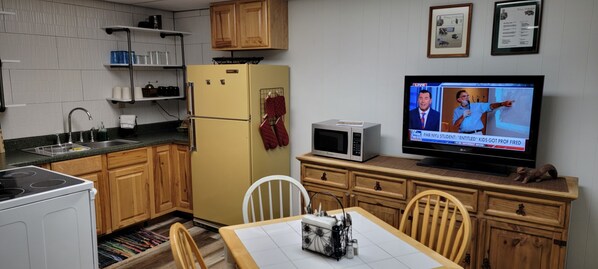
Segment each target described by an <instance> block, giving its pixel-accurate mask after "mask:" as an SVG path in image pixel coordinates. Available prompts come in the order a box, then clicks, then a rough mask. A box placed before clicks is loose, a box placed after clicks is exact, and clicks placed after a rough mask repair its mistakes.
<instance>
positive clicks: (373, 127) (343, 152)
mask: <svg viewBox="0 0 598 269" xmlns="http://www.w3.org/2000/svg"><path fill="white" fill-rule="evenodd" d="M311 133H312V143H311V152H312V153H313V154H316V155H321V156H328V157H333V158H339V159H345V160H351V161H358V162H365V161H367V160H369V159H371V158H373V157H376V156H378V154H380V124H379V123H370V122H352V121H341V120H327V121H323V122H318V123H313V124H312V125H311Z"/></svg>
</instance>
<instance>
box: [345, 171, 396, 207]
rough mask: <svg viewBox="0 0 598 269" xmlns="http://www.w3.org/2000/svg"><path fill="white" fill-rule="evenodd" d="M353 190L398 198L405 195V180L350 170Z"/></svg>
mask: <svg viewBox="0 0 598 269" xmlns="http://www.w3.org/2000/svg"><path fill="white" fill-rule="evenodd" d="M351 182H352V183H353V184H352V186H353V190H354V191H358V192H364V193H370V194H374V195H380V196H386V197H389V198H395V199H399V200H405V199H406V197H407V180H405V179H402V178H394V177H387V176H382V175H376V174H368V173H361V172H351Z"/></svg>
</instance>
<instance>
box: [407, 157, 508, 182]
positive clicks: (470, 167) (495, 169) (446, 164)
mask: <svg viewBox="0 0 598 269" xmlns="http://www.w3.org/2000/svg"><path fill="white" fill-rule="evenodd" d="M417 165H418V166H426V167H436V168H442V169H448V170H457V171H465V172H474V173H481V174H487V175H495V176H503V177H506V176H509V175H510V174H511V173H512V172H513V171H512V169H510V167H509V166H506V165H496V164H487V163H476V162H460V161H454V160H449V159H443V158H424V159H422V160H421V161H419V162H417Z"/></svg>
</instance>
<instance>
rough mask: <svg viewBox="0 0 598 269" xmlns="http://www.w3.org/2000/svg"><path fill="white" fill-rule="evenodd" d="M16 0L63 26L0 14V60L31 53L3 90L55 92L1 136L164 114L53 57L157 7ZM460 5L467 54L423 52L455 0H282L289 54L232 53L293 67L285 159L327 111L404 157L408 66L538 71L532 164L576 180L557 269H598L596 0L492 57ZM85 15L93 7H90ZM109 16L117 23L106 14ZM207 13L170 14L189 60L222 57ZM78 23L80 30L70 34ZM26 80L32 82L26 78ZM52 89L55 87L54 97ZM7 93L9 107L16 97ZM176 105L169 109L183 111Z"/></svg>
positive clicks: (482, 21)
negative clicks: (541, 78) (358, 123)
mask: <svg viewBox="0 0 598 269" xmlns="http://www.w3.org/2000/svg"><path fill="white" fill-rule="evenodd" d="M17 2H19V3H21V2H23V3H25V2H26V3H30V2H34V3H42V4H43V5H42V6H41V7H38V6H39V5H33V6H34V7H31V8H36V9H38V8H39V10H40V11H39V12H38V13H36V14H39V13H43V12H42V11H44V10H48V8H43V7H47V6H52V7H53V8H54V10H55V11H53V12H51V13H49V14H54V15H55V16H56V21H55V24H56V25H55V28H56V29H62V28H67V29H70V30H68V32H69V33H71V34H68V35H67V34H56V33H54V34H49V35H48V34H35V31H34V32H32V33H29V32H27V31H32V30H31V28H35V27H34V26H37V27H40V25H38V24H35V23H32V22H31V21H30V19H25V18H24V19H25V20H26V21H29V22H28V23H27V22H23V23H22V24H24V25H22V26H19V27H15V26H14V25H13V26H11V23H12V24H14V22H11V20H14V19H15V18H10V17H7V16H5V17H4V19H2V18H0V57H3V58H5V57H6V58H11V59H14V58H20V59H22V60H23V59H27V57H29V56H32V57H33V58H34V59H35V60H33V61H32V62H29V61H26V62H22V63H21V64H20V66H16V65H12V64H11V66H10V67H9V66H8V64H7V67H6V68H7V69H9V70H8V71H7V70H4V73H3V75H4V76H5V77H6V76H7V74H9V75H10V81H8V82H5V87H10V88H9V89H11V93H9V94H14V95H16V96H19V94H24V93H27V95H26V96H27V98H29V99H32V98H36V97H38V96H41V97H43V98H45V99H48V98H49V99H50V100H56V99H57V100H59V101H43V100H42V101H36V102H31V104H28V105H27V106H26V107H22V108H12V109H9V111H8V112H6V113H4V114H2V115H0V123H1V124H2V127H3V131H4V133H5V136H6V134H7V132H8V133H9V134H10V137H22V136H29V135H33V134H46V133H52V132H56V131H63V128H62V126H61V124H63V118H64V117H65V116H66V115H65V114H66V113H68V111H69V110H70V108H71V107H74V106H79V105H83V106H89V107H92V106H93V109H97V110H98V111H102V112H100V116H99V117H101V118H104V119H105V121H106V120H111V122H112V124H116V122H115V121H114V117H115V116H116V115H118V114H120V113H121V111H122V112H126V113H131V112H129V109H131V107H135V108H134V109H138V110H141V111H142V113H143V115H144V116H145V115H146V114H147V115H148V117H149V118H151V121H153V120H155V121H159V120H160V119H166V117H165V116H163V115H162V114H161V113H159V111H158V112H156V111H157V110H158V109H157V108H155V107H152V106H151V105H147V106H146V105H140V106H138V105H134V106H130V105H127V106H126V107H125V108H124V109H119V108H118V107H116V106H113V105H111V104H109V103H108V102H106V101H105V100H104V98H105V97H107V96H109V92H110V88H111V87H112V86H113V85H116V83H123V82H122V78H121V77H120V76H117V75H114V72H111V71H110V72H109V71H106V69H105V68H104V67H103V66H101V65H100V62H103V61H104V59H106V58H104V59H101V60H100V61H99V62H98V65H97V66H95V65H94V66H92V67H86V68H74V67H70V68H67V67H62V65H61V63H60V62H58V63H56V62H55V61H57V59H59V57H58V55H64V54H71V53H72V52H77V53H79V54H80V55H87V53H88V52H90V51H95V50H100V51H101V53H100V55H106V57H107V53H108V51H110V50H112V49H115V48H120V46H122V42H117V41H115V40H113V39H112V38H113V37H111V36H107V35H105V34H101V33H97V35H95V36H93V37H87V35H89V32H94V31H98V30H97V27H99V26H101V25H104V23H99V22H98V21H102V20H103V19H102V20H100V19H98V18H97V17H98V16H99V17H102V18H104V17H107V18H109V19H106V20H110V23H108V22H106V23H105V24H118V23H120V24H127V25H132V24H133V23H135V22H137V21H139V20H140V18H142V17H144V16H146V15H148V14H153V13H155V12H154V11H153V10H152V11H148V10H146V9H140V8H134V7H130V6H124V5H116V4H112V3H103V2H95V1H85V0H70V1H68V0H64V1H55V2H48V1H16V0H14V1H8V0H2V2H1V3H2V5H3V6H4V8H5V9H7V10H8V8H7V7H11V6H14V5H15V3H17ZM470 2H474V8H473V16H472V33H471V49H470V56H469V57H467V58H441V59H428V58H427V57H426V43H427V27H428V22H427V20H428V12H429V7H430V6H436V5H445V4H454V3H462V1H420V0H372V1H362V0H326V1H318V0H289V50H288V51H256V52H243V53H241V52H236V53H235V55H236V56H246V55H247V56H249V55H250V56H264V57H266V60H264V61H263V62H262V63H264V64H284V65H289V66H290V67H291V107H290V108H289V111H290V113H291V128H290V129H291V130H290V135H291V154H292V156H297V155H300V154H303V153H305V152H308V151H310V124H311V123H312V122H316V121H320V120H324V119H330V118H342V119H358V120H365V121H372V122H379V123H382V136H383V152H382V153H383V154H386V155H400V156H403V154H402V153H401V132H400V128H401V121H402V111H401V107H400V103H401V102H402V99H403V96H402V84H403V76H404V75H406V74H441V75H450V74H463V75H465V74H476V75H484V74H493V75H512V74H539V75H545V76H546V81H545V84H546V85H545V89H544V99H543V106H542V120H541V134H540V145H539V152H538V158H539V160H538V163H539V164H542V163H552V164H555V165H556V166H557V168H558V169H559V172H560V173H561V174H563V175H572V176H577V177H579V184H580V198H579V199H578V200H577V201H575V202H574V203H573V209H572V217H571V228H570V237H569V242H568V251H567V253H568V258H567V268H575V269H577V268H587V269H590V268H598V255H595V253H594V252H595V250H596V249H598V228H597V227H598V196H596V195H595V194H596V193H598V185H597V183H596V182H597V179H595V175H596V174H598V135H596V134H597V133H598V121H596V120H595V119H593V117H594V115H598V106H596V105H595V104H594V103H595V102H596V100H598V91H597V90H596V89H595V86H594V85H597V84H598V76H596V74H598V47H597V46H595V44H597V43H598V1H597V0H585V1H584V0H570V1H559V0H545V1H543V3H544V9H543V12H544V14H543V22H542V30H541V39H540V44H541V45H540V53H539V54H531V55H520V56H491V55H490V43H491V42H490V41H491V33H492V19H491V18H492V11H493V5H494V4H493V3H494V2H493V1H488V0H479V1H470ZM65 7H70V9H67V8H65ZM28 8H29V7H28ZM31 8H29V9H28V10H30V9H31ZM73 9H74V11H68V10H73ZM63 12H74V14H75V15H74V16H75V17H77V18H78V19H77V20H75V21H73V19H72V18H70V17H72V16H73V15H72V14H71V15H70V16H62V17H64V18H62V17H61V16H59V14H63ZM97 12H99V13H100V14H101V15H98V14H97ZM90 13H94V14H95V15H88V14H90ZM117 14H120V15H119V16H118V17H119V18H120V17H121V16H122V17H123V18H122V20H123V21H120V20H116V18H112V17H116V16H117ZM139 14H142V15H139ZM162 14H163V16H166V15H167V14H165V13H162ZM42 15H43V14H42ZM208 16H209V14H208V12H207V11H206V10H199V11H189V12H181V13H176V14H175V20H174V24H175V25H176V30H179V31H189V32H192V33H193V35H191V36H189V37H188V38H187V39H186V40H185V41H186V42H185V43H186V46H185V49H186V50H185V53H186V55H187V57H186V60H187V62H188V63H189V64H202V63H203V64H209V63H211V58H212V57H216V56H229V54H226V53H223V52H215V51H211V50H210V49H209V17H208ZM28 17H32V16H28ZM31 20H33V19H31ZM64 20H68V22H64ZM92 22H95V25H94V24H93V23H92ZM73 25H77V26H73ZM82 25H90V26H89V27H83V26H82ZM80 27H83V28H84V29H81V30H74V29H79V28H80ZM72 28H74V29H72ZM57 31H58V32H60V31H66V30H57ZM75 32H77V34H75ZM8 37H10V38H8ZM8 40H17V41H8ZM59 40H62V42H66V41H77V42H83V43H86V42H88V44H89V43H91V44H92V45H87V46H85V45H81V48H78V47H77V46H74V47H69V49H65V48H63V47H59V46H58V44H61V43H59ZM96 41H102V42H100V43H103V42H105V43H106V45H105V46H106V47H101V48H99V49H92V47H94V46H99V45H98V44H96V43H98V42H96ZM43 42H45V43H43ZM43 44H49V45H47V46H46V45H43ZM77 44H79V43H77ZM108 47H109V48H108ZM81 51H83V52H81ZM80 57H83V56H80ZM96 57H99V58H102V57H104V56H96ZM75 59H77V57H75ZM81 64H82V63H81ZM13 70H14V72H15V73H16V74H14V75H13ZM7 72H8V73H7ZM88 72H89V73H92V74H93V75H90V77H94V78H95V81H97V82H98V84H106V85H104V86H101V88H100V87H88V84H89V83H88V82H89V81H94V80H88V79H87V77H88V76H85V74H88ZM19 73H26V74H27V76H26V79H21V80H22V82H18V81H19V80H20V79H19V78H20V77H23V76H22V75H21V76H20V75H19ZM48 73H49V74H50V75H48ZM29 74H33V75H34V76H30V75H29ZM96 74H97V76H96ZM71 75H74V76H75V77H78V76H80V77H81V83H80V84H79V82H70V83H67V82H68V80H67V79H61V80H59V81H58V82H60V83H63V84H65V85H60V84H57V85H55V86H52V87H51V88H49V87H40V86H43V85H44V83H43V82H39V80H43V78H44V77H49V78H48V79H46V80H47V81H50V82H52V83H58V82H55V81H53V80H54V79H50V78H55V77H60V78H63V77H65V78H69V77H70V76H71ZM31 80H33V81H31ZM13 81H14V82H13ZM83 81H85V83H84V82H83ZM25 83H31V86H29V84H27V85H24V84H25ZM7 84H8V86H7ZM13 85H17V86H13ZM18 85H24V86H18ZM40 89H41V90H40ZM58 89H61V91H62V94H56V93H55V92H56V91H57V90H58ZM21 92H23V93H21ZM15 93H16V94H15ZM41 97H40V98H41ZM11 98H12V99H10V100H11V101H12V102H13V103H15V102H14V98H15V96H12V97H11ZM18 98H20V97H18ZM18 98H17V99H18ZM88 98H89V99H88ZM29 99H27V100H29ZM17 101H19V102H20V100H17ZM165 103H166V102H165ZM183 106H184V105H181V106H180V107H179V110H184V108H181V107H183ZM96 107H97V108H96ZM174 110H175V111H176V109H174ZM13 111H14V112H13ZM92 113H94V111H92ZM179 113H182V112H179ZM180 115H182V114H180ZM140 117H141V116H140ZM94 119H95V118H94ZM144 120H146V119H145V118H144ZM85 121H87V119H83V118H82V119H80V120H78V123H79V124H81V125H83V123H84V122H85ZM148 121H150V120H148ZM81 122H83V123H81ZM105 123H106V122H105ZM580 123H581V124H580ZM20 125H25V126H24V127H21V126H20ZM38 126H39V128H37V127H38ZM34 127H36V128H34ZM83 127H86V126H81V128H83ZM6 128H8V130H7V129H6ZM409 157H415V156H409ZM299 173H300V172H299V162H298V161H296V160H294V161H293V162H292V176H293V177H295V178H298V177H299Z"/></svg>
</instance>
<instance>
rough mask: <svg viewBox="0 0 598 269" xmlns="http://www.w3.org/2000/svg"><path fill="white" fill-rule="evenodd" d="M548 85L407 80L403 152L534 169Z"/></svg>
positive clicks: (533, 80) (492, 79)
mask: <svg viewBox="0 0 598 269" xmlns="http://www.w3.org/2000/svg"><path fill="white" fill-rule="evenodd" d="M543 84H544V76H406V77H405V88H404V90H405V91H404V109H403V152H404V153H412V154H419V155H425V156H432V157H439V158H444V159H445V160H446V161H450V163H451V164H454V163H461V164H472V163H474V165H478V166H479V165H482V164H489V165H512V166H527V167H533V166H535V162H536V147H537V142H538V127H539V122H540V105H541V101H542V89H543ZM427 161H429V160H427ZM424 164H425V163H424Z"/></svg>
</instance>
